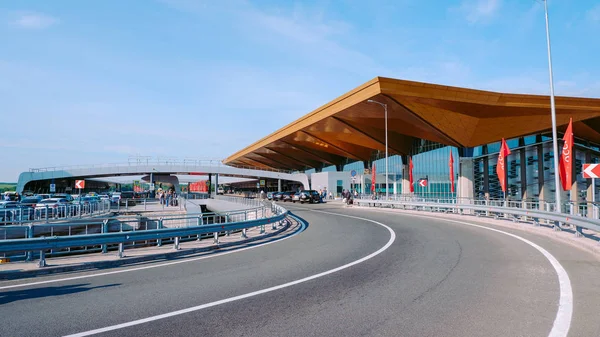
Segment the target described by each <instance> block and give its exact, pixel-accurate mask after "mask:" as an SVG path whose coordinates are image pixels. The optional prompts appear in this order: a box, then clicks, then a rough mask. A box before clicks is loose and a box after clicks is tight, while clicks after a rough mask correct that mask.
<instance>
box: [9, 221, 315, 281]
mask: <svg viewBox="0 0 600 337" xmlns="http://www.w3.org/2000/svg"><path fill="white" fill-rule="evenodd" d="M292 217H293V218H295V219H296V220H298V218H297V217H295V216H292ZM298 222H300V223H302V221H299V220H298ZM305 228H306V226H305V225H304V223H302V226H301V228H300V229H299V230H298V231H296V232H295V233H293V234H288V236H286V237H284V238H281V239H273V240H271V241H269V242H265V243H259V244H255V245H252V246H250V247H244V248H238V249H233V250H230V251H226V252H218V251H216V252H215V253H214V254H211V255H208V256H201V257H195V258H190V259H186V258H185V257H184V258H183V259H182V260H178V261H173V262H165V263H160V264H153V265H150V266H143V267H135V268H129V269H122V270H114V271H108V272H103V273H98V274H86V275H81V276H73V277H66V278H60V279H52V280H46V281H38V282H30V283H21V284H11V285H9V286H2V287H0V290H5V289H13V288H22V287H29V286H36V285H40V284H48V283H57V282H65V281H73V280H80V279H85V278H92V277H98V276H106V275H113V274H121V273H128V272H132V271H139V270H145V269H152V268H159V267H165V266H172V265H175V264H180V263H188V262H194V261H199V260H204V259H210V258H213V257H219V256H223V255H229V254H233V253H238V252H242V251H245V250H248V249H254V248H258V247H262V246H266V245H270V244H272V243H276V242H281V241H283V240H287V239H289V238H291V237H293V236H295V235H297V234H299V233H301V232H302V231H304V229H305Z"/></svg>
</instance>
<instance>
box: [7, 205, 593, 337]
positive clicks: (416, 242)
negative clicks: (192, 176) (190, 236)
mask: <svg viewBox="0 0 600 337" xmlns="http://www.w3.org/2000/svg"><path fill="white" fill-rule="evenodd" d="M286 206H288V208H289V209H291V210H292V211H293V213H294V214H296V215H297V216H299V217H301V218H303V219H305V220H306V221H307V222H308V224H309V226H308V228H307V229H306V230H305V231H304V232H302V233H300V234H298V235H296V236H293V237H291V238H289V239H287V240H284V241H281V242H276V243H272V244H269V245H266V246H262V247H257V248H254V249H250V250H245V251H241V252H237V253H233V254H228V255H223V256H218V255H215V256H213V257H211V258H207V259H203V260H197V261H192V262H186V263H181V264H176V265H168V266H163V267H159V268H154V269H146V270H140V271H133V272H126V273H120V274H112V275H106V276H99V277H90V278H84V279H77V280H65V281H61V282H56V283H48V284H42V285H32V286H24V287H18V288H12V289H2V288H1V287H3V286H6V285H11V284H19V283H27V282H31V281H33V280H20V281H10V282H1V283H0V317H2V320H3V323H2V324H0V336H62V335H68V334H74V333H79V332H85V331H89V330H94V329H100V328H105V327H109V326H114V325H117V324H122V323H127V322H132V321H136V320H141V319H146V318H149V317H153V316H156V315H162V314H166V313H170V312H174V311H178V310H182V309H187V308H192V307H197V306H201V305H204V304H209V303H213V302H215V301H220V300H223V299H229V298H232V297H235V296H240V297H242V298H240V299H237V300H233V301H229V302H225V303H220V304H216V305H212V304H211V305H209V306H208V307H206V308H202V307H200V308H196V309H197V310H193V311H189V312H186V313H183V314H179V315H172V316H169V317H165V318H162V319H148V321H146V322H144V323H141V324H137V325H133V326H126V327H123V328H119V329H116V330H112V331H108V332H103V333H102V334H101V335H103V336H159V335H160V336H164V335H173V336H217V335H219V336H548V334H549V332H550V330H551V329H552V326H553V322H554V320H555V317H556V314H557V308H558V303H559V283H558V278H557V274H556V271H555V270H554V268H553V267H552V265H551V264H550V262H549V261H548V260H547V259H546V258H545V257H544V256H543V255H542V254H541V253H540V252H538V251H537V250H536V249H534V248H533V247H531V246H530V245H528V244H526V243H524V242H522V241H520V240H518V239H515V238H513V237H510V236H507V235H503V234H500V233H497V232H493V231H489V230H485V229H481V228H475V227H470V226H465V225H462V224H457V223H449V222H447V221H444V220H441V219H436V218H435V217H431V218H420V217H414V216H408V215H401V214H392V213H386V212H372V211H363V210H357V209H353V208H343V207H341V206H339V205H335V204H332V203H331V204H321V205H292V204H286ZM324 212H328V213H324ZM333 213H339V214H345V215H351V216H357V217H362V218H367V219H371V220H374V221H377V222H380V223H382V224H385V225H387V226H389V227H390V228H391V229H392V230H393V232H394V233H395V241H394V242H393V243H392V244H391V246H389V248H387V249H386V250H384V251H382V252H381V253H380V254H378V255H376V256H373V257H372V258H370V259H368V260H366V261H364V262H361V263H357V264H355V265H352V266H350V267H348V268H345V269H342V270H339V271H336V272H334V273H330V274H326V275H323V276H321V277H318V278H314V279H310V280H306V281H305V282H301V283H297V284H293V285H289V286H287V287H283V288H279V289H275V290H272V291H269V292H264V293H260V294H256V295H254V296H250V297H245V296H244V295H246V294H249V293H252V292H257V291H260V290H263V289H267V288H270V287H276V286H278V285H283V284H286V283H289V282H293V281H297V280H301V279H303V278H307V277H310V276H313V275H316V274H319V273H323V272H326V271H329V270H332V269H335V268H338V267H340V266H344V265H346V264H349V263H352V262H354V261H357V260H359V259H361V258H364V257H365V256H369V255H370V254H373V253H374V252H377V251H379V250H381V249H382V247H385V246H386V244H388V243H389V242H390V239H391V237H392V235H391V233H390V231H389V230H388V229H386V228H385V227H384V226H381V225H379V224H377V223H374V222H372V221H367V220H361V219H357V218H349V217H344V216H340V215H336V214H333ZM501 229H502V230H504V231H507V232H513V233H515V234H517V235H519V236H522V237H524V238H526V239H529V240H531V241H533V242H535V243H537V244H538V245H540V246H542V247H543V248H545V249H546V250H548V251H549V252H550V253H551V254H552V255H554V256H555V257H556V258H557V259H558V260H559V262H560V263H561V264H562V265H563V267H564V268H565V269H566V271H567V273H568V274H569V277H570V280H571V283H572V285H573V295H574V298H573V299H574V301H573V303H574V311H573V319H572V322H571V330H570V336H600V320H598V319H597V318H596V317H597V313H598V312H600V301H599V299H600V294H599V292H598V289H600V278H598V277H597V275H600V263H599V262H598V259H597V258H596V257H595V256H592V255H591V254H589V253H586V252H584V251H580V250H578V249H575V248H573V247H571V246H567V245H565V244H562V243H557V242H554V241H552V240H550V239H548V238H544V237H540V236H537V235H532V234H529V233H524V232H520V231H511V230H506V229H503V228H501ZM76 275H77V274H71V275H68V276H76ZM56 278H60V276H51V277H44V278H36V279H35V281H40V280H46V279H48V280H49V279H56ZM213 304H214V303H213Z"/></svg>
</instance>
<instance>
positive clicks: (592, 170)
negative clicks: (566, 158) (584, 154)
mask: <svg viewBox="0 0 600 337" xmlns="http://www.w3.org/2000/svg"><path fill="white" fill-rule="evenodd" d="M583 177H584V178H600V164H583Z"/></svg>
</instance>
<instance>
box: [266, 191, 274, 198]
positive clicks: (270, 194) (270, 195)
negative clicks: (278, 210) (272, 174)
mask: <svg viewBox="0 0 600 337" xmlns="http://www.w3.org/2000/svg"><path fill="white" fill-rule="evenodd" d="M267 200H273V192H267Z"/></svg>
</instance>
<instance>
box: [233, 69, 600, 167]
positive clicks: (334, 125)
mask: <svg viewBox="0 0 600 337" xmlns="http://www.w3.org/2000/svg"><path fill="white" fill-rule="evenodd" d="M369 99H373V100H376V101H379V102H382V103H385V104H387V106H388V149H389V152H390V155H392V154H408V153H409V150H410V147H411V145H412V143H413V141H414V139H415V138H417V139H426V140H431V141H434V142H439V143H442V144H447V145H452V146H456V147H473V146H478V145H483V144H488V143H492V142H496V141H499V140H500V139H502V138H506V139H510V138H515V137H520V136H526V135H531V134H537V133H541V132H546V131H548V130H550V129H551V126H552V124H551V120H550V98H549V97H548V96H539V95H518V94H503V93H497V92H490V91H482V90H473V89H464V88H457V87H449V86H443V85H436V84H428V83H420V82H412V81H404V80H396V79H391V78H383V77H377V78H375V79H373V80H371V81H369V82H367V83H365V84H363V85H361V86H360V87H358V88H356V89H354V90H352V91H350V92H348V93H346V94H345V95H343V96H341V97H338V98H337V99H335V100H333V101H331V102H330V103H327V104H326V105H324V106H322V107H320V108H318V109H316V110H315V111H313V112H311V113H309V114H307V115H306V116H304V117H302V118H300V119H298V120H296V121H295V122H293V123H290V124H289V125H286V126H285V127H283V128H281V129H279V130H277V131H276V132H274V133H272V134H270V135H269V136H267V137H265V138H263V139H261V140H259V141H257V142H255V143H254V144H252V145H250V146H248V147H246V148H245V149H242V150H240V151H238V152H236V153H235V154H233V155H231V156H230V157H229V158H227V159H225V160H224V163H225V164H229V165H241V166H255V167H262V168H277V169H291V170H296V169H303V168H306V167H321V166H322V165H323V163H326V164H333V165H335V164H342V163H345V162H346V158H350V159H354V160H369V159H370V158H371V154H372V152H373V150H381V151H385V124H384V109H383V107H382V106H380V105H378V104H373V103H368V102H367V100H369ZM556 115H557V116H556V118H557V125H559V130H561V129H565V128H566V124H568V123H569V118H570V117H572V118H573V122H574V125H573V129H574V133H575V136H576V137H579V138H584V139H587V140H589V141H592V142H595V143H600V99H592V98H575V97H556Z"/></svg>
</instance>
